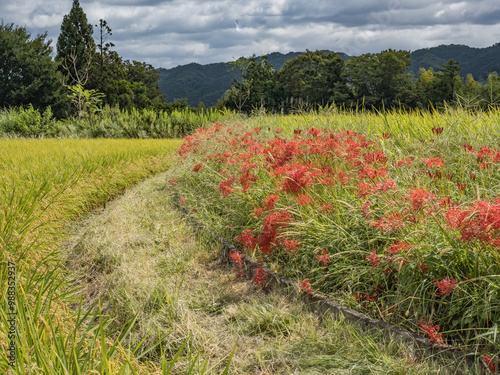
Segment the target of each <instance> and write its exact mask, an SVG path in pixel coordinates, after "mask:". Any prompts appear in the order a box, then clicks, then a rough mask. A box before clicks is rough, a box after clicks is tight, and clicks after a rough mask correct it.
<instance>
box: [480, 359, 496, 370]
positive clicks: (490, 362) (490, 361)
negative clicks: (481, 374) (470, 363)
mask: <svg viewBox="0 0 500 375" xmlns="http://www.w3.org/2000/svg"><path fill="white" fill-rule="evenodd" d="M481 359H482V360H483V361H484V363H486V366H488V369H489V370H490V371H491V373H492V374H494V373H495V371H496V370H497V367H496V364H495V362H494V361H493V359H492V358H491V355H482V356H481Z"/></svg>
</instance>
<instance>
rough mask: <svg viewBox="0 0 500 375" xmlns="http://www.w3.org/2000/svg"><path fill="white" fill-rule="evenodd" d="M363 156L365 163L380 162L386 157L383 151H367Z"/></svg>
mask: <svg viewBox="0 0 500 375" xmlns="http://www.w3.org/2000/svg"><path fill="white" fill-rule="evenodd" d="M363 158H364V159H365V161H366V162H367V163H382V164H384V163H385V162H386V161H387V157H386V156H385V155H384V152H383V151H374V152H367V153H366V154H364V155H363Z"/></svg>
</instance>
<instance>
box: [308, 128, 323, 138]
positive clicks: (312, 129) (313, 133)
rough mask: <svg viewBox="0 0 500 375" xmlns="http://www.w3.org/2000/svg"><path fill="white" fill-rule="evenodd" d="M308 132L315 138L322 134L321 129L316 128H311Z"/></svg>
mask: <svg viewBox="0 0 500 375" xmlns="http://www.w3.org/2000/svg"><path fill="white" fill-rule="evenodd" d="M307 134H310V135H312V136H313V137H314V138H318V137H319V136H320V134H321V130H319V129H316V128H311V129H309V130H308V131H307Z"/></svg>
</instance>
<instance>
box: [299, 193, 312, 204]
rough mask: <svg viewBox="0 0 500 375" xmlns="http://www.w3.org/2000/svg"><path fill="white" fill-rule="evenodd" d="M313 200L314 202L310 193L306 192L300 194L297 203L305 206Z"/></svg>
mask: <svg viewBox="0 0 500 375" xmlns="http://www.w3.org/2000/svg"><path fill="white" fill-rule="evenodd" d="M312 202H313V200H312V199H311V197H310V196H309V195H305V194H300V197H299V199H298V200H297V204H299V205H300V206H303V205H305V204H310V203H312Z"/></svg>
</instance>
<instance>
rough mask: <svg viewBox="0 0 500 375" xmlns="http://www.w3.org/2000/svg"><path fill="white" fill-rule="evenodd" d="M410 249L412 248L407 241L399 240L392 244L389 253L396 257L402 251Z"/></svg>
mask: <svg viewBox="0 0 500 375" xmlns="http://www.w3.org/2000/svg"><path fill="white" fill-rule="evenodd" d="M409 248H410V245H408V244H407V243H406V242H405V241H401V240H398V241H397V242H394V243H393V244H391V247H390V248H389V249H387V252H388V253H389V254H393V255H396V254H398V253H399V252H400V251H405V250H408V249H409Z"/></svg>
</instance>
